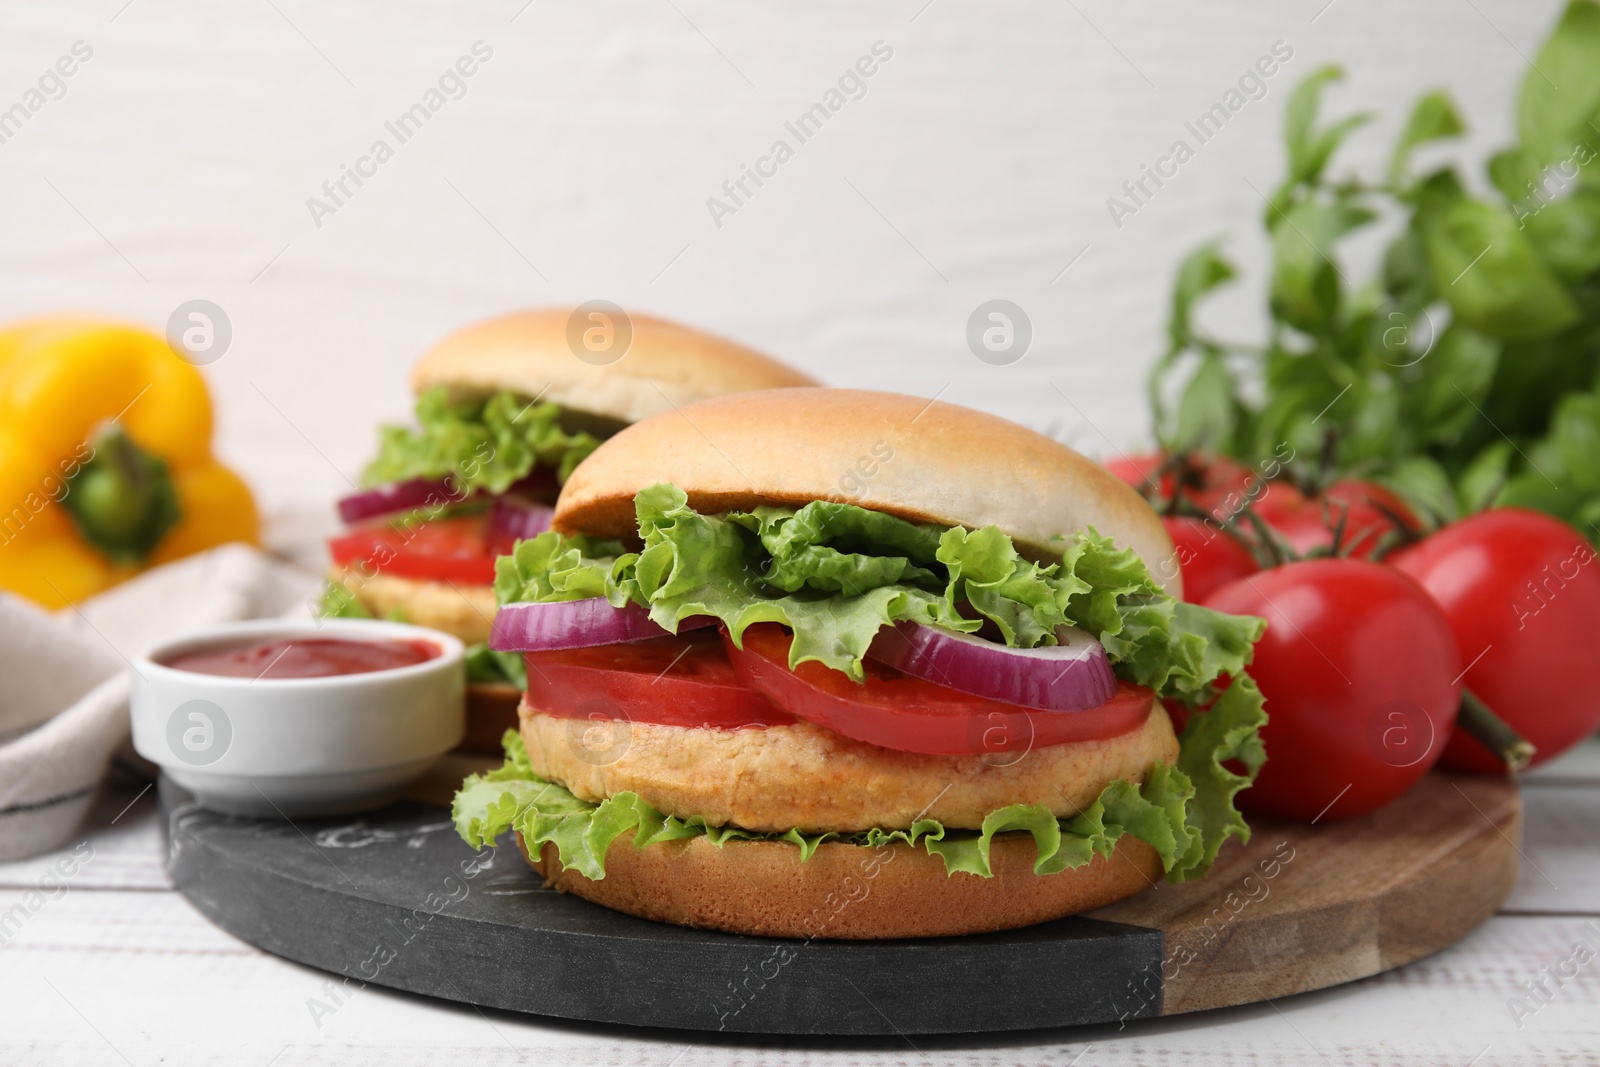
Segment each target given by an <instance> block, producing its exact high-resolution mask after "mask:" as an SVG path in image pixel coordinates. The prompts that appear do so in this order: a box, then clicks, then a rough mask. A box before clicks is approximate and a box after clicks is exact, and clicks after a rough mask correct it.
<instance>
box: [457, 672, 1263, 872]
mask: <svg viewBox="0 0 1600 1067" xmlns="http://www.w3.org/2000/svg"><path fill="white" fill-rule="evenodd" d="M1265 722H1266V714H1265V713H1264V712H1263V710H1262V700H1261V694H1260V691H1259V690H1257V689H1256V687H1255V684H1254V683H1253V682H1251V681H1250V679H1249V678H1248V677H1240V678H1238V679H1236V680H1235V681H1234V682H1233V683H1232V684H1231V685H1230V686H1228V688H1227V689H1226V690H1224V691H1223V693H1222V695H1221V697H1220V698H1219V699H1218V700H1217V702H1216V704H1215V705H1214V706H1212V707H1211V709H1210V710H1209V711H1206V712H1204V713H1201V714H1197V715H1194V716H1192V717H1191V718H1190V721H1189V724H1188V726H1187V727H1186V729H1185V730H1184V732H1183V736H1182V738H1181V739H1180V751H1179V756H1178V762H1177V765H1176V766H1172V765H1168V764H1165V763H1158V764H1155V765H1154V766H1152V767H1151V768H1150V771H1149V773H1148V775H1146V777H1145V781H1144V784H1143V785H1139V786H1136V785H1134V784H1133V783H1132V782H1129V781H1127V780H1124V779H1119V780H1117V781H1114V782H1112V783H1110V784H1109V785H1107V786H1106V788H1105V789H1104V790H1102V791H1101V793H1100V796H1099V797H1098V798H1097V799H1096V800H1095V801H1094V802H1093V803H1092V804H1090V805H1089V806H1088V807H1086V808H1084V809H1083V810H1082V811H1080V812H1079V813H1078V814H1076V815H1073V816H1071V817H1069V818H1058V817H1057V816H1056V815H1055V814H1054V813H1052V812H1051V811H1050V809H1049V808H1047V807H1045V806H1043V805H1026V804H1012V805H1010V806H1008V807H1004V808H1000V809H999V810H997V811H994V812H991V813H990V814H989V815H988V816H987V817H986V818H985V819H984V820H983V826H982V828H981V829H978V830H956V829H951V828H948V827H946V826H944V825H943V824H941V823H940V822H938V821H937V820H934V819H921V820H919V821H917V822H916V823H914V824H913V825H912V826H910V827H907V828H904V829H880V828H873V829H870V830H865V831H860V832H855V833H809V832H805V831H802V830H800V829H798V828H796V829H791V830H789V831H787V832H785V833H781V834H780V833H760V832H756V831H752V830H745V829H741V828H739V827H735V826H713V825H710V824H708V823H707V822H706V820H705V819H703V818H701V817H699V816H689V817H687V818H680V817H678V816H676V815H668V814H664V813H662V812H661V811H658V810H657V809H656V808H654V807H652V806H651V805H650V804H648V803H646V802H645V801H644V800H643V799H642V798H641V797H640V796H639V795H638V794H637V793H632V792H625V793H618V794H616V795H614V796H611V797H608V798H606V799H605V800H603V801H601V802H599V803H592V802H590V801H586V800H580V799H579V798H578V797H576V796H574V795H573V794H572V793H571V792H569V791H568V790H566V789H565V788H563V787H562V786H560V785H557V784H555V783H553V782H548V781H545V780H544V779H542V778H540V777H539V776H538V775H536V774H535V773H534V772H533V767H532V765H531V764H530V763H529V761H528V754H527V750H526V749H525V748H524V747H523V743H522V738H521V737H520V736H518V734H517V732H516V731H515V730H508V731H507V732H506V735H505V739H504V745H505V752H506V760H505V763H504V764H503V765H502V766H501V767H499V768H498V769H496V770H493V771H490V772H489V773H487V774H481V775H473V776H471V777H469V778H468V779H467V780H466V781H465V782H463V783H462V786H461V789H460V791H459V792H457V793H456V796H455V801H454V804H453V805H452V808H451V815H452V817H453V818H454V820H455V825H456V831H457V832H458V833H459V834H460V835H461V837H462V839H463V840H464V841H466V842H467V844H469V845H471V846H472V847H474V848H482V847H484V846H485V845H493V844H495V843H496V842H497V841H498V840H499V838H500V837H501V835H503V834H504V833H506V832H507V831H508V830H514V831H516V832H517V833H518V834H520V835H521V836H522V839H523V842H524V843H525V845H526V846H527V848H528V850H529V852H531V853H537V852H538V851H539V850H540V849H542V848H543V847H544V846H545V845H547V844H553V845H554V846H555V848H556V855H557V858H558V859H559V861H560V863H561V865H562V866H563V867H565V868H568V869H572V870H576V871H577V872H578V873H580V874H582V875H583V876H584V877H585V878H589V879H592V880H596V881H598V880H600V879H603V878H604V877H605V875H606V854H607V853H608V852H609V851H610V849H611V847H612V846H613V845H614V844H616V843H617V842H618V841H619V840H620V839H622V838H624V837H631V840H632V843H633V847H635V848H645V847H647V846H649V845H653V844H658V843H660V842H663V841H680V840H685V839H688V838H695V837H704V838H706V840H708V841H709V842H710V843H711V844H713V845H715V846H716V847H718V848H723V847H725V846H727V845H728V844H729V843H730V842H739V841H776V842H783V843H786V844H790V845H793V846H795V847H796V848H797V849H799V858H800V861H801V862H802V863H803V862H805V861H806V860H809V859H810V858H811V856H812V855H813V854H814V853H815V852H816V850H817V848H818V847H819V846H820V845H822V844H823V843H824V842H828V841H838V842H841V843H844V844H852V845H862V846H866V847H868V848H876V847H878V846H881V845H888V844H894V843H897V842H898V843H904V844H907V845H910V846H912V847H913V848H922V849H923V850H925V851H926V852H928V853H929V854H931V855H935V856H938V857H939V858H940V859H941V860H942V861H943V862H944V868H945V873H946V874H947V875H954V874H956V873H958V872H960V873H965V874H970V875H975V876H977V877H980V878H989V877H992V876H993V870H992V868H991V866H990V854H991V848H992V846H993V842H994V840H995V838H996V837H997V836H999V835H1001V834H1011V833H1026V834H1029V835H1031V836H1032V838H1033V843H1034V864H1033V871H1034V873H1035V874H1038V875H1047V874H1055V873H1057V872H1060V871H1065V870H1071V869H1076V868H1078V867H1082V866H1083V865H1084V864H1086V863H1089V862H1090V861H1091V860H1093V859H1094V857H1096V856H1102V857H1108V856H1110V855H1111V853H1112V850H1113V849H1115V848H1116V845H1117V841H1118V840H1119V839H1120V838H1121V837H1122V836H1123V835H1124V834H1127V835H1130V836H1132V837H1134V838H1137V839H1138V840H1140V841H1143V842H1144V843H1145V844H1147V845H1149V846H1150V847H1151V848H1153V849H1154V850H1155V851H1156V853H1157V854H1158V855H1159V856H1160V857H1161V863H1162V866H1163V868H1164V869H1165V871H1166V876H1167V880H1168V881H1171V882H1183V881H1188V880H1189V879H1191V878H1197V877H1200V876H1201V875H1203V874H1205V873H1206V871H1207V870H1209V869H1210V867H1211V864H1212V862H1213V861H1214V860H1215V859H1216V857H1217V853H1218V851H1219V850H1220V849H1221V848H1222V845H1223V844H1224V842H1226V841H1227V840H1228V838H1230V837H1238V838H1239V839H1240V840H1241V841H1248V840H1249V839H1250V829H1249V827H1248V826H1246V825H1245V822H1244V819H1243V818H1242V817H1241V816H1240V815H1239V812H1238V810H1237V809H1236V808H1235V807H1234V805H1233V798H1234V795H1235V794H1236V793H1238V791H1239V790H1240V789H1242V788H1244V787H1245V786H1247V785H1249V783H1250V781H1251V779H1253V778H1254V777H1255V773H1256V771H1257V770H1259V769H1260V767H1261V764H1262V762H1263V761H1264V760H1265V758H1266V757H1265V753H1264V752H1263V750H1262V748H1261V741H1260V738H1259V736H1258V735H1257V730H1258V729H1259V728H1260V727H1261V726H1262V725H1263V724H1264V723H1265ZM1231 760H1238V761H1239V762H1240V763H1241V764H1243V766H1244V768H1245V770H1246V772H1247V773H1246V774H1243V775H1241V774H1236V773H1234V772H1233V771H1231V770H1229V769H1228V768H1227V767H1226V766H1225V763H1226V762H1228V761H1231Z"/></svg>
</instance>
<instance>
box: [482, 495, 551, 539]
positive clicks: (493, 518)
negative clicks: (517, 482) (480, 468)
mask: <svg viewBox="0 0 1600 1067" xmlns="http://www.w3.org/2000/svg"><path fill="white" fill-rule="evenodd" d="M555 513H556V512H555V509H554V508H552V507H550V505H548V504H535V503H532V502H531V501H527V500H523V499H522V498H521V497H517V496H512V495H507V496H497V497H495V498H494V506H493V507H491V508H490V509H489V541H490V543H492V544H506V545H512V544H515V543H516V542H518V541H527V540H530V539H531V538H535V537H538V536H539V535H540V534H542V533H544V532H545V531H546V530H548V529H550V519H551V517H552V516H553V515H555Z"/></svg>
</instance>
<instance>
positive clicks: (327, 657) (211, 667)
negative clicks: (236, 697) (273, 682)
mask: <svg viewBox="0 0 1600 1067" xmlns="http://www.w3.org/2000/svg"><path fill="white" fill-rule="evenodd" d="M439 655H440V649H439V646H438V645H435V644H433V643H432V642H430V641H347V640H344V639H343V638H337V637H302V638H295V639H290V638H280V639H278V640H274V641H262V642H259V643H256V644H246V645H236V646H234V647H231V648H213V649H207V650H205V651H203V652H186V653H184V654H183V655H179V656H174V657H173V658H171V659H169V660H167V661H166V662H165V665H166V666H168V667H172V668H173V669H175V670H180V671H192V672H194V673H196V674H217V675H223V676H224V677H228V678H260V679H285V678H328V677H332V676H334V675H340V674H370V673H371V672H373V671H391V670H394V669H396V668H398V667H413V666H416V665H417V664H418V663H426V662H427V661H428V660H430V659H434V658H436V657H437V656H439Z"/></svg>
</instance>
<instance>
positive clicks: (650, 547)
mask: <svg viewBox="0 0 1600 1067" xmlns="http://www.w3.org/2000/svg"><path fill="white" fill-rule="evenodd" d="M634 507H635V511H636V514H637V517H638V529H639V537H640V540H641V541H642V542H643V546H644V547H643V549H642V550H641V551H640V552H638V553H624V552H623V551H622V546H621V545H620V544H618V543H616V542H614V541H612V542H602V541H596V540H592V539H590V538H586V537H583V536H567V535H563V534H559V533H555V532H550V533H545V534H541V535H540V536H539V537H536V538H534V539H533V540H531V541H524V542H522V543H520V544H519V545H518V546H517V547H516V549H515V551H514V552H513V553H512V554H511V555H510V556H502V557H501V558H500V559H499V561H498V562H497V564H496V578H495V592H496V594H497V595H498V596H499V598H500V602H501V603H502V604H505V603H511V602H514V601H535V602H540V601H552V600H575V599H581V598H584V597H595V596H604V597H606V598H607V599H608V600H610V602H611V603H613V604H616V605H618V606H620V605H622V604H624V603H626V602H629V601H632V602H633V603H635V604H638V605H639V606H641V607H643V608H646V609H648V610H649V612H650V616H651V618H652V619H654V620H655V621H656V622H657V623H659V624H660V625H661V626H663V627H665V628H666V629H668V630H670V631H673V632H676V631H677V627H678V624H679V623H680V622H681V621H682V620H684V619H686V618H689V617H691V616H695V615H711V616H714V617H716V618H717V619H720V620H721V621H722V622H723V623H724V624H725V625H726V626H727V628H728V631H729V633H730V634H731V635H732V637H733V639H734V641H736V642H737V641H740V640H741V639H742V638H743V635H744V631H745V629H746V628H748V627H749V626H751V625H753V624H755V623H758V622H775V623H782V624H783V625H785V626H787V627H788V628H789V629H791V630H793V631H794V644H793V645H792V646H791V649H790V653H789V665H790V666H791V667H794V666H798V665H799V664H801V663H806V662H811V661H815V662H819V663H822V664H824V665H826V666H828V667H831V668H833V669H834V670H838V671H843V672H845V673H846V674H848V675H850V677H852V678H854V679H856V680H857V681H861V680H863V679H864V677H865V672H864V671H863V669H862V662H861V661H862V658H863V657H864V656H865V655H866V652H867V649H868V647H869V646H870V645H871V644H872V639H873V638H874V637H875V636H876V635H877V633H878V631H879V630H880V629H881V628H882V627H884V626H886V625H889V624H892V623H896V622H902V621H909V622H918V623H925V624H930V625H934V626H942V627H944V628H946V629H950V630H957V631H961V632H965V633H972V632H974V631H976V630H978V629H980V628H981V627H982V626H983V625H984V624H985V622H987V623H989V624H991V625H992V626H993V629H994V631H995V632H996V633H997V634H998V635H999V636H1000V638H1001V639H1002V640H1003V641H1005V643H1006V644H1008V645H1011V646H1013V647H1021V648H1035V647H1038V646H1040V645H1048V644H1053V643H1055V640H1056V637H1055V633H1056V630H1057V628H1059V627H1061V626H1080V627H1082V628H1083V629H1085V630H1087V631H1088V632H1090V633H1091V634H1093V635H1094V636H1095V637H1097V638H1098V639H1099V640H1100V642H1101V643H1102V644H1103V645H1104V646H1105V649H1106V652H1107V654H1108V656H1109V657H1110V659H1111V661H1112V664H1113V666H1114V667H1115V669H1116V671H1117V673H1118V675H1119V676H1121V677H1123V678H1126V679H1128V680H1130V681H1134V682H1138V683H1139V684H1141V685H1147V686H1149V687H1151V688H1152V689H1155V690H1156V691H1157V692H1159V693H1161V694H1162V695H1163V696H1165V697H1173V698H1177V699H1180V700H1183V701H1185V702H1186V703H1189V704H1191V705H1196V706H1197V705H1200V704H1204V703H1208V702H1209V701H1211V700H1213V699H1215V697H1216V691H1215V684H1216V682H1217V680H1218V679H1219V678H1221V677H1222V676H1224V675H1227V676H1237V675H1238V674H1239V673H1240V672H1241V671H1242V670H1243V669H1244V667H1245V666H1246V665H1247V664H1248V663H1249V662H1250V655H1251V646H1252V643H1253V642H1254V641H1255V640H1256V639H1257V638H1258V637H1260V636H1261V632H1262V630H1263V629H1264V628H1265V625H1266V624H1265V623H1264V622H1263V621H1262V620H1260V619H1255V618H1249V617H1245V616H1230V615H1223V614H1220V613H1218V612H1215V611H1211V610H1209V609H1206V608H1202V607H1199V606H1197V605H1194V604H1187V603H1182V602H1180V601H1177V600H1175V599H1173V598H1172V597H1170V596H1167V595H1166V594H1165V593H1164V592H1162V590H1161V587H1160V585H1159V584H1157V583H1156V581H1155V580H1154V579H1153V578H1152V577H1151V576H1150V572H1149V570H1148V569H1147V568H1146V567H1145V564H1144V562H1143V560H1141V559H1140V558H1139V556H1138V555H1137V554H1136V553H1134V552H1133V551H1132V550H1131V549H1124V548H1118V547H1117V546H1116V545H1115V544H1113V543H1112V541H1111V540H1110V539H1109V538H1105V537H1101V536H1100V535H1099V534H1097V533H1096V532H1095V531H1093V530H1085V531H1081V532H1079V533H1077V534H1074V535H1073V536H1072V537H1070V538H1068V539H1066V540H1065V541H1063V542H1062V544H1061V552H1062V555H1061V561H1060V562H1059V563H1039V562H1035V561H1032V560H1029V559H1026V558H1024V557H1023V556H1022V555H1021V554H1020V553H1019V552H1018V551H1017V548H1016V546H1015V544H1013V543H1012V540H1011V538H1010V537H1008V536H1007V535H1006V534H1005V533H1004V532H1003V531H1001V530H1000V529H999V528H998V527H994V526H988V527H984V528H982V529H979V530H967V529H964V528H961V527H942V526H934V525H919V524H916V523H911V522H906V521H905V520H903V519H898V518H895V517H893V516H891V515H885V514H883V513H881V512H875V511H870V510H867V509H865V508H859V507H855V506H854V505H851V504H840V503H834V502H827V501H818V502H815V503H812V504H808V505H806V506H805V507H803V508H799V509H793V508H776V507H763V508H757V509H756V510H754V511H751V512H730V513H728V514H725V515H721V516H713V515H702V514H700V513H699V512H697V511H695V510H694V509H693V508H691V507H689V505H688V498H687V497H686V495H685V494H684V493H683V491H682V490H680V489H678V488H677V487H676V486H672V485H665V484H663V485H655V486H651V487H650V488H648V489H645V490H643V491H642V492H640V493H639V495H638V496H637V497H636V498H635V501H634ZM963 609H966V611H967V612H968V613H967V614H964V613H963ZM971 615H976V616H977V617H976V618H974V617H970V616H971Z"/></svg>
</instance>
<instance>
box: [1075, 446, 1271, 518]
mask: <svg viewBox="0 0 1600 1067" xmlns="http://www.w3.org/2000/svg"><path fill="white" fill-rule="evenodd" d="M1167 459H1168V457H1166V456H1164V455H1161V454H1160V453H1157V452H1144V453H1139V454H1136V455H1132V456H1120V457H1118V458H1117V459H1112V460H1107V461H1106V463H1105V468H1106V470H1108V471H1110V472H1111V473H1112V474H1115V475H1116V476H1117V477H1118V478H1121V479H1122V480H1123V481H1125V482H1127V483H1128V484H1129V485H1131V486H1133V487H1134V488H1135V489H1137V490H1139V491H1140V492H1141V493H1145V494H1146V495H1149V490H1151V489H1152V488H1154V489H1155V491H1156V495H1157V496H1159V497H1160V498H1161V499H1162V500H1171V499H1172V494H1173V493H1175V492H1177V491H1178V489H1179V487H1180V486H1181V487H1182V490H1183V495H1184V498H1185V499H1186V500H1188V501H1189V502H1190V503H1192V504H1194V505H1195V506H1196V507H1198V508H1201V509H1202V510H1204V511H1208V512H1212V513H1213V514H1215V513H1217V511H1218V510H1219V509H1220V510H1221V511H1222V512H1223V513H1224V514H1225V513H1227V512H1228V511H1229V510H1231V509H1234V508H1237V506H1238V501H1241V500H1243V499H1244V496H1245V494H1246V492H1247V491H1248V489H1249V487H1250V485H1251V483H1252V482H1254V481H1256V474H1255V472H1254V471H1252V470H1251V469H1250V468H1249V467H1246V466H1243V465H1241V464H1239V463H1236V462H1235V461H1233V460H1231V459H1229V458H1228V457H1227V456H1186V457H1184V460H1183V462H1182V463H1180V464H1178V465H1177V467H1176V468H1175V469H1172V470H1168V471H1167V472H1166V473H1164V474H1162V475H1161V481H1160V484H1159V485H1157V484H1156V477H1155V475H1156V471H1157V469H1159V468H1160V467H1161V465H1162V464H1163V463H1166V462H1167ZM1230 495H1231V496H1232V497H1233V498H1234V499H1233V501H1231V502H1230V501H1229V499H1228V498H1229V496H1230Z"/></svg>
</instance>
